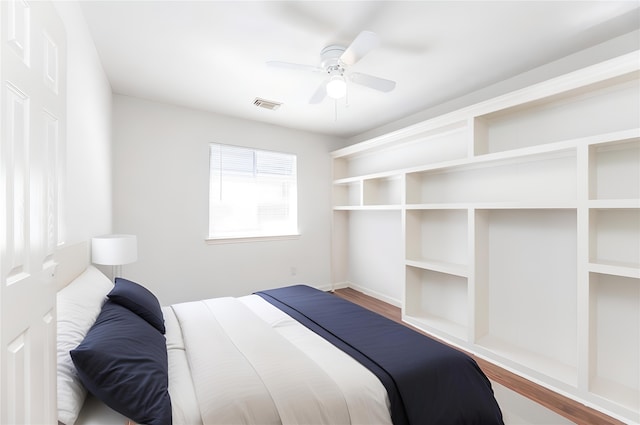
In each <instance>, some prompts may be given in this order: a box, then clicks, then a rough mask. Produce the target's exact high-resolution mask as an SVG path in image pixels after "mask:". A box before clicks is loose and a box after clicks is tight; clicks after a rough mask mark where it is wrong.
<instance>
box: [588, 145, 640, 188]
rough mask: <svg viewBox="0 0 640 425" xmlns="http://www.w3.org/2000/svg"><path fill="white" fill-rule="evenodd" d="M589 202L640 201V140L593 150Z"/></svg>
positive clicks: (590, 148) (590, 163)
mask: <svg viewBox="0 0 640 425" xmlns="http://www.w3.org/2000/svg"><path fill="white" fill-rule="evenodd" d="M589 165H590V169H589V199H592V200H604V199H640V138H636V139H633V140H628V141H621V142H612V143H606V144H597V145H593V146H590V147H589Z"/></svg>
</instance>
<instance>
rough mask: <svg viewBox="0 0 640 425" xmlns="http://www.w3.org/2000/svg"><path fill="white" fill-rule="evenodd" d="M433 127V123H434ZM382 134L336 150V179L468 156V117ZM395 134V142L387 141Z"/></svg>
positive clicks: (334, 154) (334, 155)
mask: <svg viewBox="0 0 640 425" xmlns="http://www.w3.org/2000/svg"><path fill="white" fill-rule="evenodd" d="M430 127H432V126H430ZM402 133H404V134H400V133H398V134H393V133H392V134H391V135H386V136H381V137H380V138H379V139H380V140H378V139H372V140H369V141H367V142H363V143H361V144H360V146H359V149H357V150H354V148H353V147H349V146H347V147H346V148H343V149H340V150H338V151H335V152H333V154H332V155H333V157H334V158H333V163H334V173H333V176H334V180H336V179H342V178H348V177H354V176H363V175H367V174H374V173H381V172H386V171H390V170H400V169H404V168H410V167H415V166H420V165H423V164H430V163H438V162H443V161H449V160H453V159H463V158H466V157H467V152H468V143H469V136H468V130H467V120H466V119H464V120H459V121H455V122H452V123H449V124H446V125H442V126H436V127H432V128H428V129H422V130H421V129H416V130H415V131H404V132H402ZM390 137H392V138H393V139H395V140H393V141H392V142H388V143H384V141H385V139H389V138H390Z"/></svg>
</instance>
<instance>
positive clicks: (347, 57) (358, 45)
mask: <svg viewBox="0 0 640 425" xmlns="http://www.w3.org/2000/svg"><path fill="white" fill-rule="evenodd" d="M379 45H380V38H379V37H378V35H377V34H376V33H375V32H372V31H362V32H361V33H360V34H358V36H357V37H356V38H355V40H353V42H351V45H350V46H349V47H347V50H345V51H344V53H343V54H342V56H340V60H341V61H342V63H344V64H345V65H353V64H354V63H356V62H358V61H359V60H360V59H362V58H363V57H364V56H365V55H366V54H367V53H369V52H370V51H371V50H373V49H375V48H376V47H378V46H379Z"/></svg>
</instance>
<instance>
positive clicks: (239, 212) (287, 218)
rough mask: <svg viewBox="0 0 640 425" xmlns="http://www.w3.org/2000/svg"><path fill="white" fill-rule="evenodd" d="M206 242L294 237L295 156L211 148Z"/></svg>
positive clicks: (296, 212) (296, 214)
mask: <svg viewBox="0 0 640 425" xmlns="http://www.w3.org/2000/svg"><path fill="white" fill-rule="evenodd" d="M209 152H210V155H209V238H210V239H229V238H251V237H268V236H287V235H296V234H297V233H298V191H297V173H296V156H295V155H291V154H286V153H279V152H271V151H264V150H256V149H251V148H244V147H239V146H231V145H221V144H214V143H212V144H211V145H210V148H209Z"/></svg>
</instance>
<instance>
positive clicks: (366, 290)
mask: <svg viewBox="0 0 640 425" xmlns="http://www.w3.org/2000/svg"><path fill="white" fill-rule="evenodd" d="M343 288H352V289H355V290H356V291H358V292H362V293H363V294H365V295H369V296H371V297H373V298H377V299H379V300H380V301H384V302H386V303H387V304H391V305H392V306H394V307H398V308H402V302H401V301H400V300H398V299H396V298H392V297H390V296H388V295H385V294H382V293H380V292H378V291H374V290H372V289H369V288H367V287H365V286H360V285H357V284H355V283H353V282H348V281H347V282H339V283H334V284H333V289H343Z"/></svg>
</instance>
